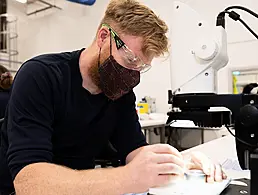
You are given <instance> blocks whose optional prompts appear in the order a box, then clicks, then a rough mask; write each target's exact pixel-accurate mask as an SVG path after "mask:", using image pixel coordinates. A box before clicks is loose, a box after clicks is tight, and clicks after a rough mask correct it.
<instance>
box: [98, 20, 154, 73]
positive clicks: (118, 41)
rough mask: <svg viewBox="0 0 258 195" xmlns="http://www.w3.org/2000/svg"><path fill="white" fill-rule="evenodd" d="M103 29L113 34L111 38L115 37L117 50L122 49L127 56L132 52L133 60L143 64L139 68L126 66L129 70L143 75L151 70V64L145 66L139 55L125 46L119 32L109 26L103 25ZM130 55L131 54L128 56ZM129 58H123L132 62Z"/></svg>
mask: <svg viewBox="0 0 258 195" xmlns="http://www.w3.org/2000/svg"><path fill="white" fill-rule="evenodd" d="M102 27H107V28H108V29H109V31H110V34H111V37H113V39H114V41H115V43H116V48H117V50H120V49H121V48H122V49H123V50H124V52H125V55H126V53H128V52H130V54H131V56H133V58H134V59H133V60H135V61H136V60H137V59H138V60H139V61H140V62H141V65H139V66H137V67H133V66H131V67H128V66H125V67H126V68H128V69H131V70H137V71H139V72H141V73H144V72H147V71H148V70H150V68H151V67H152V66H151V65H150V64H145V63H144V62H143V60H142V59H141V58H140V57H138V56H137V55H135V54H134V52H133V51H132V50H131V49H130V48H129V47H128V46H127V45H126V44H125V42H124V41H123V40H122V39H121V38H120V37H119V36H118V34H117V32H116V31H115V30H114V29H113V28H112V27H111V26H109V25H108V24H105V23H104V24H102ZM128 55H129V54H128ZM128 55H127V56H123V57H126V58H127V60H128V61H130V59H129V57H128Z"/></svg>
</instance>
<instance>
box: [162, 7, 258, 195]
mask: <svg viewBox="0 0 258 195" xmlns="http://www.w3.org/2000/svg"><path fill="white" fill-rule="evenodd" d="M173 9H174V10H173V15H172V17H173V22H172V26H171V39H172V40H173V44H172V52H171V85H172V86H171V87H172V89H173V90H169V93H168V96H169V101H168V103H169V104H171V105H172V109H171V111H170V112H168V116H169V118H168V121H167V124H171V123H174V122H176V121H179V120H189V121H192V122H193V123H194V124H195V126H198V127H202V128H205V127H207V128H212V127H222V126H225V127H226V128H227V129H228V130H229V132H230V133H231V134H232V135H233V136H234V137H235V140H236V149H237V155H238V160H239V164H240V166H241V167H242V169H248V170H250V171H251V182H250V193H249V194H251V195H257V194H258V188H257V187H255V185H256V184H257V183H258V95H257V94H217V72H218V70H220V69H221V68H223V67H225V66H226V65H227V63H228V55H227V34H226V29H225V26H226V25H225V16H226V15H229V17H230V18H232V19H233V20H235V21H240V22H241V23H242V24H243V25H244V26H245V27H247V29H248V30H249V31H250V32H251V33H252V34H253V35H254V36H255V37H256V38H257V39H258V36H257V35H256V34H255V32H254V31H252V30H251V28H250V27H249V26H248V25H247V24H246V23H245V22H244V21H243V20H242V19H241V17H240V15H239V14H238V13H237V12H235V11H231V10H235V9H241V10H244V11H247V12H248V13H250V14H251V15H253V16H255V17H257V18H258V15H257V14H256V13H254V12H253V11H251V10H249V9H247V8H245V7H241V6H232V7H228V8H227V9H225V10H224V11H222V12H221V13H219V15H218V17H217V22H216V25H214V26H210V25H209V24H208V23H207V22H206V21H203V20H202V18H201V17H200V15H199V14H198V13H197V12H195V10H193V9H192V8H190V7H189V6H188V5H186V4H184V3H182V2H175V4H174V8H173ZM243 52H244V51H243ZM182 75H184V76H182ZM212 108H224V109H222V110H219V109H215V110H214V109H212ZM231 128H234V129H235V135H234V134H233V133H232V132H231V130H230V129H231Z"/></svg>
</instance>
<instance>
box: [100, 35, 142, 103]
mask: <svg viewBox="0 0 258 195" xmlns="http://www.w3.org/2000/svg"><path fill="white" fill-rule="evenodd" d="M99 76H100V88H101V90H102V92H103V93H104V94H105V95H106V96H107V97H108V98H109V99H111V100H117V99H119V98H120V97H122V96H123V95H125V94H127V93H128V92H130V91H131V90H132V89H133V88H134V87H135V86H137V85H138V84H139V83H140V72H139V71H136V70H130V69H127V68H125V67H123V66H122V65H120V64H119V63H118V62H117V61H116V60H115V59H114V57H113V55H112V43H111V37H110V56H109V57H108V58H107V59H106V60H105V61H104V62H103V63H102V64H100V53H99Z"/></svg>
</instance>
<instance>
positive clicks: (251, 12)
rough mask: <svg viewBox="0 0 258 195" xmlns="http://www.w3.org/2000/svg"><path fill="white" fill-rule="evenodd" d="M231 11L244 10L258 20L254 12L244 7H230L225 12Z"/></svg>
mask: <svg viewBox="0 0 258 195" xmlns="http://www.w3.org/2000/svg"><path fill="white" fill-rule="evenodd" d="M231 9H240V10H243V11H246V12H248V13H249V14H251V15H253V16H254V17H256V18H258V14H257V13H255V12H254V11H252V10H250V9H248V8H246V7H242V6H230V7H228V8H226V9H225V11H229V10H231Z"/></svg>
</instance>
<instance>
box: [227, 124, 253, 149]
mask: <svg viewBox="0 0 258 195" xmlns="http://www.w3.org/2000/svg"><path fill="white" fill-rule="evenodd" d="M226 128H227V130H228V132H229V133H230V134H231V135H232V136H233V137H235V138H236V139H237V141H239V142H241V143H242V144H245V145H247V146H249V147H252V148H253V147H257V145H252V144H249V143H247V142H245V141H244V140H242V139H240V138H238V137H236V135H234V133H233V132H232V131H231V130H230V128H229V126H227V125H226Z"/></svg>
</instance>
